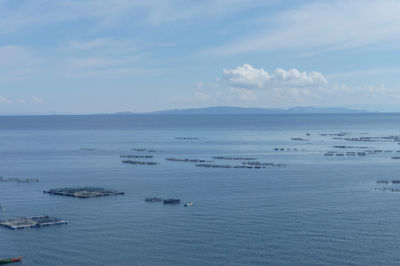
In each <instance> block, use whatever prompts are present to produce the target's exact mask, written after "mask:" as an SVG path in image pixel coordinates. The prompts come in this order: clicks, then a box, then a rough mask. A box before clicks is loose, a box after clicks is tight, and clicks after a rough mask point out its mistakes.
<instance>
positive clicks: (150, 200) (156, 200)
mask: <svg viewBox="0 0 400 266" xmlns="http://www.w3.org/2000/svg"><path fill="white" fill-rule="evenodd" d="M144 201H145V202H161V201H162V198H156V197H153V198H145V199H144Z"/></svg>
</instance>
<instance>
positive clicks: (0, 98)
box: [0, 95, 10, 103]
mask: <svg viewBox="0 0 400 266" xmlns="http://www.w3.org/2000/svg"><path fill="white" fill-rule="evenodd" d="M0 103H10V100H9V99H7V98H6V97H4V96H1V95H0Z"/></svg>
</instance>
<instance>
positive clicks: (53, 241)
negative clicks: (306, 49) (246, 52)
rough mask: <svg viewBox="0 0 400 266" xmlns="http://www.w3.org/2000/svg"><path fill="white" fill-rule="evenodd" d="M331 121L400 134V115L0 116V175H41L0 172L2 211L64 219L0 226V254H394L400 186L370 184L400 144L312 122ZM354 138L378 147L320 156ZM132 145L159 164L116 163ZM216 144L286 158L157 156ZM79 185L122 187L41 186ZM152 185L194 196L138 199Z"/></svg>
mask: <svg viewBox="0 0 400 266" xmlns="http://www.w3.org/2000/svg"><path fill="white" fill-rule="evenodd" d="M338 132H345V136H344V137H354V138H359V137H363V136H364V137H365V136H370V137H371V136H374V137H384V136H391V135H399V134H400V114H341V115H337V114H330V115H317V114H314V115H305V114H304V115H221V116H218V115H214V116H206V115H204V116H203V115H193V116H185V115H178V116H173V115H98V116H3V117H0V158H1V160H0V175H1V176H3V177H7V178H12V177H19V178H39V179H40V182H39V183H29V184H25V183H13V182H7V183H1V182H0V204H1V205H2V206H3V207H4V208H6V211H4V212H1V211H0V219H5V218H13V217H21V216H33V215H40V214H46V215H50V216H55V217H59V218H62V219H64V220H67V221H68V222H69V223H68V224H67V225H59V226H49V227H44V228H38V229H23V230H16V231H13V230H9V229H6V228H1V227H0V257H17V256H24V259H23V263H22V264H21V265H399V264H400V252H399V247H400V229H399V221H400V205H399V202H400V193H396V192H390V191H376V190H375V188H376V187H377V184H376V181H377V180H381V179H387V180H392V179H400V160H395V159H392V157H394V156H400V153H397V150H400V146H399V145H398V143H397V142H394V141H384V140H382V139H381V140H379V141H374V142H354V141H345V140H344V139H343V137H342V139H338V138H336V139H335V138H334V136H323V135H321V134H325V133H328V134H332V133H338ZM307 133H309V135H306V134H307ZM177 137H180V138H184V137H186V138H198V139H176V138H177ZM292 138H304V139H307V140H306V141H298V140H297V141H296V140H292ZM335 145H350V146H353V147H355V148H348V149H337V148H333V146H335ZM361 146H365V147H368V149H381V150H384V151H387V152H381V153H379V154H371V155H367V156H329V157H328V156H324V153H326V152H327V151H337V152H343V153H344V152H347V151H355V152H359V151H363V149H365V148H359V147H361ZM81 148H92V149H94V150H81ZM134 148H145V149H154V150H156V152H154V153H148V152H137V151H133V150H131V149H134ZM276 148H279V150H275V149H276ZM281 148H282V149H284V150H283V151H282V150H280V149H281ZM389 151H392V152H389ZM127 154H137V155H139V154H151V155H154V159H143V160H147V161H156V162H159V165H155V166H150V165H129V164H122V163H121V158H120V157H119V156H120V155H127ZM212 156H228V157H229V156H230V157H255V158H257V161H260V162H273V163H281V164H286V166H282V167H277V166H273V167H271V166H267V167H266V168H263V169H232V168H228V169H225V168H203V167H196V166H195V163H189V162H171V161H166V160H165V158H168V157H176V158H196V159H206V160H211V158H212ZM133 160H136V159H133ZM137 160H141V159H137ZM214 163H218V164H229V165H237V164H241V163H242V161H224V160H215V162H214ZM86 185H88V186H100V187H106V188H112V189H117V190H120V191H124V192H125V195H123V196H111V197H99V198H90V199H78V198H70V197H62V196H54V195H49V194H44V193H42V191H43V190H45V189H50V188H58V187H65V186H86ZM151 196H158V197H162V198H180V199H181V200H182V202H188V201H192V202H193V206H191V207H183V204H180V205H177V206H165V205H163V204H162V203H146V202H144V198H145V197H151Z"/></svg>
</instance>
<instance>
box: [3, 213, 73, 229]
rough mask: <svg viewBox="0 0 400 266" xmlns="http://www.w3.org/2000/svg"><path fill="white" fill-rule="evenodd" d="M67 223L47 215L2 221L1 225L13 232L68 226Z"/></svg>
mask: <svg viewBox="0 0 400 266" xmlns="http://www.w3.org/2000/svg"><path fill="white" fill-rule="evenodd" d="M67 223H68V222H67V221H64V220H61V219H59V218H55V217H50V216H47V215H41V216H32V217H21V218H13V219H8V220H0V225H1V226H4V227H7V228H9V229H12V230H17V229H24V228H34V227H36V228H38V227H43V226H49V225H60V224H67Z"/></svg>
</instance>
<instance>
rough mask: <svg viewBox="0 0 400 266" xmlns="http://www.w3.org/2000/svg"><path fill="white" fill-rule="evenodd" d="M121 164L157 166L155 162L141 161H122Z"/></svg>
mask: <svg viewBox="0 0 400 266" xmlns="http://www.w3.org/2000/svg"><path fill="white" fill-rule="evenodd" d="M121 162H122V163H126V164H141V165H157V164H159V163H157V162H143V161H132V160H123V161H121Z"/></svg>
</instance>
